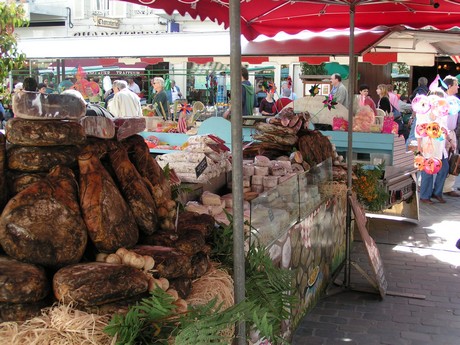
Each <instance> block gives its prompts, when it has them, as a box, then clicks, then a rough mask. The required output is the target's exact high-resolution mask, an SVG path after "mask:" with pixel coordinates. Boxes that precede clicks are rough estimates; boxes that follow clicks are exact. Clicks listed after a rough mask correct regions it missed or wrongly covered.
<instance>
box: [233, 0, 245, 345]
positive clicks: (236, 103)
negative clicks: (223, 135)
mask: <svg viewBox="0 0 460 345" xmlns="http://www.w3.org/2000/svg"><path fill="white" fill-rule="evenodd" d="M240 25H241V24H240V1H239V0H230V82H231V87H232V89H231V96H232V99H231V109H232V110H231V111H232V114H231V121H232V193H233V273H234V282H235V283H234V284H235V286H234V290H235V304H238V303H240V302H242V301H244V299H245V285H246V283H245V255H244V218H243V211H244V210H243V133H242V124H243V118H242V98H243V97H242V85H241V40H240V36H241V27H240ZM235 333H236V334H235V335H236V343H237V344H238V345H245V344H246V325H245V323H244V322H239V323H237V325H236V332H235Z"/></svg>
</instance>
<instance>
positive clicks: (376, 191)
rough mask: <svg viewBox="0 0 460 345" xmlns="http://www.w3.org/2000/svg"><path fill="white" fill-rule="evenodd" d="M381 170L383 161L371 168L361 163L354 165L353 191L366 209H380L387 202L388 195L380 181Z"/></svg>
mask: <svg viewBox="0 0 460 345" xmlns="http://www.w3.org/2000/svg"><path fill="white" fill-rule="evenodd" d="M383 170H384V163H382V164H379V165H376V166H374V167H373V169H368V168H365V166H364V165H363V164H357V165H356V171H355V174H356V179H355V180H354V181H353V191H355V192H356V194H357V197H358V200H359V201H360V202H361V203H362V204H363V206H364V208H365V209H366V210H369V211H382V210H383V209H384V208H385V207H386V205H387V203H388V199H389V195H388V193H387V191H386V189H385V187H384V186H383V184H382V182H381V178H382V174H383Z"/></svg>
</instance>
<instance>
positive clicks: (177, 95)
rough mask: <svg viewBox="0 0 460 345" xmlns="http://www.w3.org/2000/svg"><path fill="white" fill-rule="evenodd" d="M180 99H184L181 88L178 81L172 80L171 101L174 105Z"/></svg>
mask: <svg viewBox="0 0 460 345" xmlns="http://www.w3.org/2000/svg"><path fill="white" fill-rule="evenodd" d="M178 99H182V92H180V88H179V86H177V85H176V81H175V80H171V100H172V102H173V103H174V102H175V101H177V100H178Z"/></svg>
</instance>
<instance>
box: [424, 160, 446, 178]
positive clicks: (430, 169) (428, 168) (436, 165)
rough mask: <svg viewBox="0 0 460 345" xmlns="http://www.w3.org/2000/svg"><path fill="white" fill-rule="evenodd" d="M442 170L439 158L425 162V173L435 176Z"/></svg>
mask: <svg viewBox="0 0 460 345" xmlns="http://www.w3.org/2000/svg"><path fill="white" fill-rule="evenodd" d="M441 168H442V162H441V160H440V159H438V158H428V159H427V160H425V167H424V168H423V171H424V172H426V173H427V174H430V175H434V174H437V173H438V172H439V170H441Z"/></svg>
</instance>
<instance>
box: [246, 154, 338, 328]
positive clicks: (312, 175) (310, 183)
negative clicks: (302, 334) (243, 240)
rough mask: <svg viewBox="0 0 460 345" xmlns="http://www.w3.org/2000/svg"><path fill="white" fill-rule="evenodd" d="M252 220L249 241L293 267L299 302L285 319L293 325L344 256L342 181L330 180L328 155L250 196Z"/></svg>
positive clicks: (276, 259) (291, 326)
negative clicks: (326, 158)
mask: <svg viewBox="0 0 460 345" xmlns="http://www.w3.org/2000/svg"><path fill="white" fill-rule="evenodd" d="M250 223H251V229H252V230H251V241H258V242H259V243H261V244H263V245H264V246H266V247H267V248H268V249H269V252H270V255H271V258H272V260H274V262H275V263H277V264H279V265H280V266H281V267H283V268H286V269H289V270H291V271H293V272H294V277H295V282H294V291H295V294H296V295H297V297H298V298H299V301H300V304H299V305H298V307H297V308H296V310H293V311H292V313H291V320H289V321H290V322H289V324H290V329H291V330H294V329H295V328H296V326H297V324H298V322H299V321H300V320H301V319H302V317H303V316H304V315H305V314H306V313H308V311H309V310H311V309H312V308H313V307H314V305H315V304H316V302H317V301H318V300H319V298H320V296H321V295H322V294H323V293H324V290H325V288H326V286H327V285H328V283H329V281H330V279H331V275H332V273H333V272H334V271H335V270H336V269H337V268H338V267H339V266H340V264H341V263H342V261H343V260H344V258H345V242H346V241H345V233H346V231H345V227H346V186H345V185H344V184H335V183H334V182H333V181H332V162H331V160H330V159H329V160H327V161H325V162H323V163H321V164H319V165H317V166H315V167H313V168H312V169H311V170H310V171H308V172H305V173H301V174H297V175H295V176H293V177H292V178H290V179H288V180H286V181H284V182H282V183H280V184H279V185H278V186H277V187H276V188H273V189H271V190H269V191H267V192H264V193H262V194H260V195H259V197H257V198H255V199H253V200H252V201H251V217H250Z"/></svg>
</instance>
